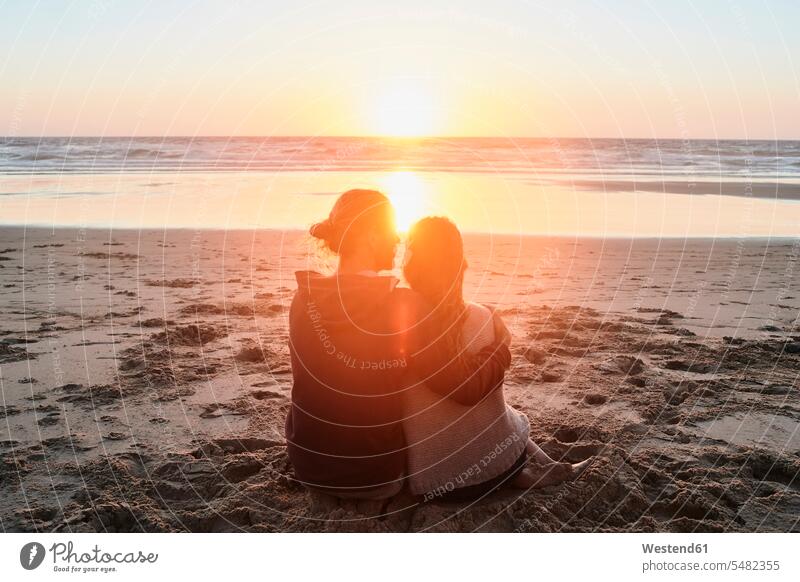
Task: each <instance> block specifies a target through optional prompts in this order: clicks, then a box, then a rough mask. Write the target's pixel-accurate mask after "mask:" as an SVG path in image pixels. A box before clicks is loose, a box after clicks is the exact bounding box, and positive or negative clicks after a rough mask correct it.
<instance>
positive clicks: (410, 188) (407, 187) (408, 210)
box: [380, 171, 429, 232]
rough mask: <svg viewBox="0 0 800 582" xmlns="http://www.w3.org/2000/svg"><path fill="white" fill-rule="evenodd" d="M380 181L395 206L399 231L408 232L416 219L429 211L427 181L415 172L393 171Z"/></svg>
mask: <svg viewBox="0 0 800 582" xmlns="http://www.w3.org/2000/svg"><path fill="white" fill-rule="evenodd" d="M380 182H381V186H382V189H383V191H384V192H386V194H387V195H388V196H389V200H391V201H392V205H393V206H394V210H395V221H396V226H397V230H398V231H399V232H406V231H407V230H408V228H409V227H410V226H411V225H412V224H413V223H414V222H415V221H417V220H419V219H420V218H422V217H423V216H425V214H426V213H427V212H428V210H429V196H428V193H427V188H426V185H425V182H424V181H423V180H422V179H421V178H420V177H419V176H418V175H417V174H416V173H415V172H409V171H399V172H392V173H391V174H387V175H386V176H384V177H382V178H381V179H380Z"/></svg>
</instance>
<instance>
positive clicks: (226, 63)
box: [0, 0, 800, 139]
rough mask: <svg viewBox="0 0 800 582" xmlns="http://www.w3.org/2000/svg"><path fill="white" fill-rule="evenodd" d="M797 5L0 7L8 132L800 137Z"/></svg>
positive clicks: (108, 2)
mask: <svg viewBox="0 0 800 582" xmlns="http://www.w3.org/2000/svg"><path fill="white" fill-rule="evenodd" d="M798 23H800V3H798V2H792V1H789V0H785V1H782V0H775V1H770V2H767V1H762V0H752V1H744V0H738V1H723V0H714V1H700V0H694V1H685V0H677V1H674V2H654V1H652V2H648V1H623V0H611V1H603V2H601V1H599V0H598V1H585V2H577V1H573V0H559V2H545V1H543V0H542V1H507V0H495V1H492V2H486V1H485V0H484V1H480V2H477V1H476V2H473V1H462V2H436V1H433V0H404V2H402V3H399V2H375V1H373V2H367V1H363V2H362V1H349V2H348V1H344V0H340V1H335V2H331V1H315V2H306V1H305V0H299V1H293V2H256V1H252V2H251V1H249V0H231V1H228V2H190V1H188V0H186V1H171V0H166V1H161V2H145V1H142V2H123V1H113V0H85V1H80V2H79V1H76V2H65V1H59V0H51V1H41V2H36V1H22V0H19V1H17V0H12V1H5V2H3V1H2V0H0V134H2V135H6V136H23V135H30V136H46V135H68V136H69V135H137V136H142V135H157V136H161V135H187V136H196V135H315V136H316V135H441V136H460V135H470V136H501V137H502V136H558V137H624V138H629V139H630V138H653V137H658V138H678V139H699V138H720V139H722V138H750V139H797V138H800V115H798V113H797V112H798V111H800V35H798V34H796V29H797V25H798Z"/></svg>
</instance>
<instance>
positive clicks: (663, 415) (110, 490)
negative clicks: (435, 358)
mask: <svg viewBox="0 0 800 582" xmlns="http://www.w3.org/2000/svg"><path fill="white" fill-rule="evenodd" d="M467 252H468V253H469V259H470V267H471V270H470V274H469V279H468V283H467V291H468V296H469V299H472V300H477V301H482V302H488V303H492V304H495V305H497V306H498V307H499V308H500V309H501V312H502V313H503V314H504V316H505V319H506V321H507V323H508V325H509V327H510V328H511V330H512V332H513V335H514V346H513V350H512V351H513V353H514V362H513V367H512V370H511V371H510V372H509V374H508V376H507V382H506V388H505V389H506V391H507V398H508V400H509V402H510V403H511V404H512V405H514V406H516V407H518V408H519V409H521V410H523V411H524V412H525V413H527V414H528V415H529V417H530V419H531V425H532V431H533V436H534V438H535V439H536V440H537V441H538V442H540V443H541V444H542V446H543V447H544V448H545V449H546V450H547V451H548V452H549V453H550V454H551V455H553V456H556V457H559V458H563V459H569V460H572V461H578V460H582V459H584V458H587V457H589V456H592V455H595V456H596V457H597V461H596V462H595V463H594V464H593V466H592V467H591V468H590V470H589V471H588V472H587V474H585V475H584V476H583V478H582V479H581V480H579V481H577V482H574V483H569V484H565V485H561V486H556V487H549V488H546V489H543V490H536V491H529V492H525V491H514V490H504V491H501V492H497V493H495V494H493V495H491V496H489V497H487V498H485V499H482V500H480V501H478V502H476V503H473V504H469V505H465V504H462V505H453V504H446V503H438V502H432V503H428V504H423V503H421V502H420V501H419V500H417V499H414V498H411V497H409V496H407V495H400V496H398V497H397V498H395V499H392V500H390V501H389V502H388V503H376V502H360V503H357V502H354V501H346V502H345V501H341V502H340V501H337V500H334V499H332V498H328V497H323V496H317V495H314V496H312V495H310V494H309V493H307V492H306V491H305V490H304V489H303V488H302V487H301V486H299V485H298V484H297V483H295V482H294V481H293V479H292V470H291V466H290V464H289V462H288V459H287V455H286V448H285V444H284V439H283V420H284V417H285V415H286V411H287V407H288V404H289V400H288V397H289V393H290V386H291V373H290V368H289V363H288V352H287V346H286V341H287V320H286V308H287V306H288V303H289V301H290V299H291V296H292V293H293V290H294V278H293V272H294V271H295V270H296V269H302V268H310V267H314V266H315V264H314V260H313V259H312V258H311V257H310V256H309V249H308V247H307V246H306V245H305V243H304V237H303V236H301V235H300V234H298V233H288V234H287V233H276V232H263V231H262V232H246V231H237V232H223V231H191V230H169V231H142V232H139V231H115V232H113V233H110V232H108V231H104V230H74V229H69V230H67V229H65V230H56V231H52V230H47V229H27V230H24V229H21V228H10V227H5V228H2V229H0V282H1V283H2V285H1V286H0V310H2V324H0V385H1V386H2V401H1V402H0V405H2V406H0V527H2V529H3V530H4V531H185V530H189V531H238V530H248V531H474V530H481V531H797V530H800V525H799V524H798V516H800V478H799V474H800V431H798V427H800V400H799V399H798V385H799V380H798V374H800V325H799V324H798V308H799V307H800V289H798V287H800V284H799V283H798V281H800V264H798V263H799V259H800V242H799V241H791V240H782V241H772V242H769V243H768V242H767V241H763V240H748V241H736V240H725V241H719V240H718V241H711V240H690V241H685V240H668V241H663V240H662V241H658V240H637V241H630V240H592V239H575V240H572V239H547V238H518V237H517V238H515V237H505V238H502V237H501V238H498V237H494V238H490V237H479V236H474V237H469V238H468V241H467Z"/></svg>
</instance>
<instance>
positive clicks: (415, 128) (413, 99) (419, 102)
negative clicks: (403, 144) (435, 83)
mask: <svg viewBox="0 0 800 582" xmlns="http://www.w3.org/2000/svg"><path fill="white" fill-rule="evenodd" d="M374 117H375V120H374V125H375V129H376V131H377V133H379V134H381V135H385V136H395V137H416V136H423V135H432V134H433V132H434V130H435V126H436V111H435V103H434V99H433V96H432V95H431V94H430V93H429V92H428V91H426V90H425V88H424V87H421V86H419V85H415V84H412V83H406V84H403V85H396V86H393V87H389V88H387V89H386V90H385V91H384V92H383V94H382V95H380V96H379V97H378V100H377V103H376V105H375V112H374Z"/></svg>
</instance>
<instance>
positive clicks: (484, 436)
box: [403, 303, 530, 495]
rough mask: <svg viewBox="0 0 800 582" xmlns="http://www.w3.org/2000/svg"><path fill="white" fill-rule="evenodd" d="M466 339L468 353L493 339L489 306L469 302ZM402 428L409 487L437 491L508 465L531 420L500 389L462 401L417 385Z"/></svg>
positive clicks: (523, 442)
mask: <svg viewBox="0 0 800 582" xmlns="http://www.w3.org/2000/svg"><path fill="white" fill-rule="evenodd" d="M462 339H463V342H464V345H465V346H466V350H467V352H469V353H475V352H477V351H479V350H480V349H481V348H483V347H485V346H487V345H489V344H491V343H492V342H493V341H494V329H493V325H492V312H491V311H490V310H489V309H488V308H486V307H484V306H482V305H478V304H477V303H468V304H467V316H466V320H465V322H464V328H463V330H462ZM403 430H404V432H405V438H406V444H407V446H408V450H407V456H408V473H409V475H408V482H409V487H410V489H411V492H412V493H414V494H416V495H425V494H431V495H437V494H440V493H444V492H446V491H451V490H453V489H459V488H461V487H466V486H468V485H477V484H479V483H483V482H484V481H488V480H489V479H492V478H494V477H497V476H498V475H500V474H502V473H503V472H504V471H506V470H508V469H509V468H510V467H511V466H512V465H513V464H514V462H515V461H516V460H517V459H518V458H519V457H520V455H521V454H522V453H523V451H524V450H525V445H526V443H527V441H528V434H529V432H530V423H529V421H528V418H527V417H526V416H525V415H524V414H522V413H520V412H518V411H516V410H514V409H513V408H511V407H510V406H508V405H507V404H506V402H505V398H504V397H503V390H502V389H497V390H495V391H493V392H492V393H491V394H489V395H488V396H487V397H486V398H484V400H482V401H481V402H480V403H478V404H476V405H475V406H464V405H462V404H458V403H457V402H454V401H453V400H451V399H448V398H445V397H443V396H442V395H441V394H437V393H435V392H433V391H431V390H429V389H428V388H426V387H425V386H419V387H416V388H414V389H412V390H409V391H408V392H407V393H406V394H405V397H404V420H403Z"/></svg>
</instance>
